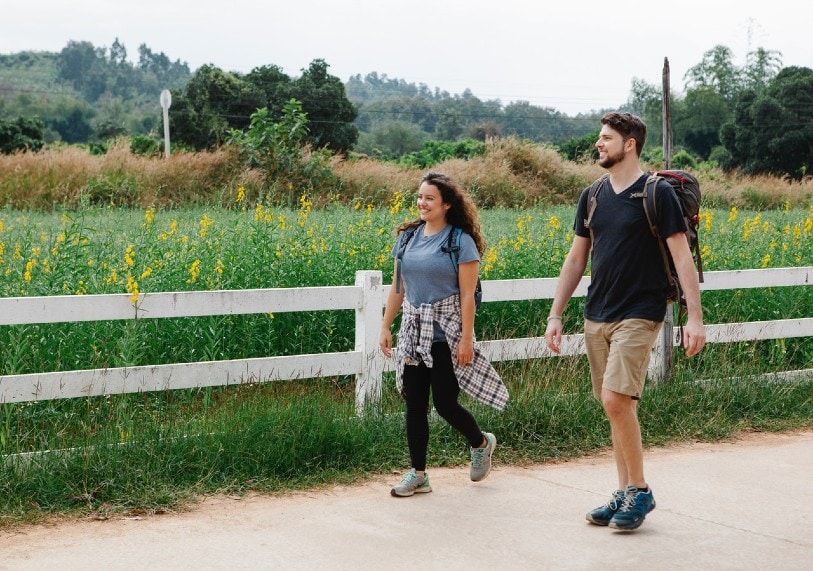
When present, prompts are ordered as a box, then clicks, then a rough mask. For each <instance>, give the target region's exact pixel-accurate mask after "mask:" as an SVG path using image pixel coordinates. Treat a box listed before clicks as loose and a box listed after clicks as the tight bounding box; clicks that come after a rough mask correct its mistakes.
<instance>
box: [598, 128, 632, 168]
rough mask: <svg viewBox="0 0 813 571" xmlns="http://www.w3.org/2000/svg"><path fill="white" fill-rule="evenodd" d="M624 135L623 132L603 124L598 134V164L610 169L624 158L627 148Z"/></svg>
mask: <svg viewBox="0 0 813 571" xmlns="http://www.w3.org/2000/svg"><path fill="white" fill-rule="evenodd" d="M625 147H626V145H625V141H624V137H622V136H621V133H619V132H618V131H616V130H615V129H613V128H612V127H610V126H609V125H602V126H601V131H600V132H599V134H598V141H596V148H597V149H598V165H599V166H600V167H604V168H605V169H608V168H610V167H612V166H613V165H616V164H618V163H620V162H621V161H623V160H624V157H626V156H627V152H628V151H627V150H626V148H625Z"/></svg>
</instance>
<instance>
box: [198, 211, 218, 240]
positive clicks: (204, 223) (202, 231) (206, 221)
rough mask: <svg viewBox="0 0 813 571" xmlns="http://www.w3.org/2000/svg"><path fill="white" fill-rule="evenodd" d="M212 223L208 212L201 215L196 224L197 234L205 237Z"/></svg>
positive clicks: (213, 222)
mask: <svg viewBox="0 0 813 571" xmlns="http://www.w3.org/2000/svg"><path fill="white" fill-rule="evenodd" d="M214 224H215V221H214V220H212V219H211V218H210V217H209V215H208V214H204V215H203V216H201V218H200V222H199V224H198V236H200V237H201V238H205V237H206V236H207V235H208V234H209V229H210V228H211V227H212V226H214Z"/></svg>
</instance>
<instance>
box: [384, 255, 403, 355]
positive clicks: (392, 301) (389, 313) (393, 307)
mask: <svg viewBox="0 0 813 571" xmlns="http://www.w3.org/2000/svg"><path fill="white" fill-rule="evenodd" d="M395 266H396V267H395V268H394V269H393V272H392V275H393V280H395V279H396V277H397V276H398V272H397V269H398V267H397V266H398V260H395ZM399 286H400V287H399V288H398V289H399V290H400V291H401V293H398V292H396V291H395V283H394V281H393V284H392V286H390V293H389V295H387V305H386V307H385V308H384V320H383V321H382V322H381V334H380V335H379V337H378V346H379V347H380V348H381V352H382V353H384V355H386V356H387V357H392V331H390V328H391V327H392V322H393V321H395V316H396V315H398V312H399V311H400V309H401V304H403V303H404V280H401V283H400V284H399Z"/></svg>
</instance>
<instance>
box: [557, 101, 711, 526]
mask: <svg viewBox="0 0 813 571" xmlns="http://www.w3.org/2000/svg"><path fill="white" fill-rule="evenodd" d="M601 124H602V127H601V131H600V133H599V138H598V141H597V142H596V148H597V149H598V151H599V160H598V164H599V165H600V166H602V167H604V168H605V169H607V171H608V173H609V176H608V177H606V178H605V179H604V180H603V181H602V182H601V188H600V189H599V191H598V194H597V203H596V207H595V209H594V210H593V215H592V218H591V219H590V221H589V223H588V222H587V220H586V219H587V218H588V213H589V208H588V204H587V203H588V194H589V189H585V190H584V191H583V192H582V194H581V197H580V198H579V205H578V209H577V212H576V221H575V225H574V234H575V235H574V238H573V243H572V245H571V248H570V252H569V253H568V255H567V257H566V258H565V262H564V264H563V265H562V271H561V274H560V275H559V281H558V284H557V286H556V293H555V296H554V300H553V305H552V307H551V313H550V315H549V316H548V326H547V330H546V331H545V338H546V341H547V345H548V347H549V348H550V350H551V351H553V352H554V353H558V352H559V344H560V342H561V338H562V313H563V311H564V310H565V307H566V306H567V303H568V301H569V300H570V297H571V296H572V295H573V291H574V290H575V288H576V286H577V285H578V283H579V281H580V280H581V277H582V275H583V274H584V270H585V268H586V266H587V259H588V255H589V254H590V253H591V249H592V257H591V260H592V270H591V283H590V287H589V288H588V291H587V302H586V304H585V308H584V317H585V321H584V339H585V345H586V347H587V358H588V361H589V363H590V377H591V380H592V383H593V393H594V394H595V395H596V397H597V398H599V399H600V400H601V403H602V406H603V407H604V411H605V413H606V415H607V418H608V419H609V421H610V432H611V436H612V443H613V456H614V458H615V463H616V467H617V469H618V489H617V490H616V491H615V492H614V493H613V496H612V498H611V499H610V501H609V502H607V504H605V505H603V506H601V507H599V508H596V509H594V510H592V511H591V512H589V513H588V514H587V520H588V521H589V522H591V523H594V524H596V525H609V526H610V527H612V528H616V529H622V530H631V529H636V528H637V527H639V526H640V525H641V523H643V521H644V518H645V517H646V515H647V514H648V513H649V512H650V511H652V510H653V509H654V508H655V499H654V497H653V494H652V490H651V489H650V488H649V486H648V484H647V482H646V479H645V478H644V468H643V447H642V444H641V430H640V426H639V424H638V408H637V407H638V400H639V399H640V397H641V393H642V391H643V386H644V380H645V378H646V370H647V365H648V363H649V356H650V353H651V350H652V347H653V345H654V343H655V340H656V338H657V335H658V331H659V330H660V326H661V322H662V321H663V318H664V315H665V313H666V290H667V277H666V271H665V270H664V267H663V266H664V264H663V258H662V256H661V254H660V251H659V249H658V243H657V241H656V239H655V237H654V236H653V235H652V232H651V230H650V228H649V225H648V223H647V220H646V214H645V212H644V205H643V200H642V198H641V197H640V196H633V195H636V194H637V193H640V192H642V191H643V189H644V183H645V182H646V179H647V174H646V173H644V172H643V171H642V170H641V165H640V155H641V151H642V150H643V147H644V142H645V141H646V125H645V124H644V123H643V121H641V119H640V118H639V117H636V116H635V115H632V114H630V113H607V114H606V115H604V116H603V117H602V118H601ZM659 184H660V185H662V187H659V188H658V192H657V194H656V197H657V200H658V204H657V210H658V219H657V227H658V231H659V233H660V236H661V238H662V239H664V240H665V241H666V244H667V247H668V249H669V252H670V254H671V256H672V259H673V260H674V263H675V269H676V270H677V274H678V279H679V280H680V284H681V286H682V288H683V290H684V295H685V296H686V300H687V302H688V322H687V324H686V326H685V327H684V335H683V346H684V348H685V351H686V355H687V356H692V355H694V354H696V353H698V352H699V351H700V350H701V349H702V348H703V346H704V345H705V342H706V337H705V331H704V329H703V314H702V309H701V307H700V286H699V284H698V278H697V272H696V270H695V267H694V263H693V260H692V255H691V252H690V250H689V243H688V240H687V238H686V233H685V232H686V223H685V221H684V219H683V215H682V212H681V209H680V204H679V203H678V199H677V196H676V195H675V192H674V191H673V190H672V188H671V186H670V185H669V184H668V183H666V182H664V181H661V182H660V183H659ZM587 226H589V228H588V227H587Z"/></svg>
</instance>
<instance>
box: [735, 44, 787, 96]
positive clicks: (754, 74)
mask: <svg viewBox="0 0 813 571" xmlns="http://www.w3.org/2000/svg"><path fill="white" fill-rule="evenodd" d="M780 69H782V54H781V52H778V51H775V50H766V49H765V48H757V49H756V50H754V51H753V52H751V53H749V54H748V61H747V63H746V64H745V69H744V70H743V75H744V77H745V84H746V87H747V88H748V89H753V90H754V91H757V92H761V91H763V90H764V89H765V87H767V85H768V83H769V82H770V81H771V80H772V79H773V78H774V77H776V74H777V73H779V70H780Z"/></svg>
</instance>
